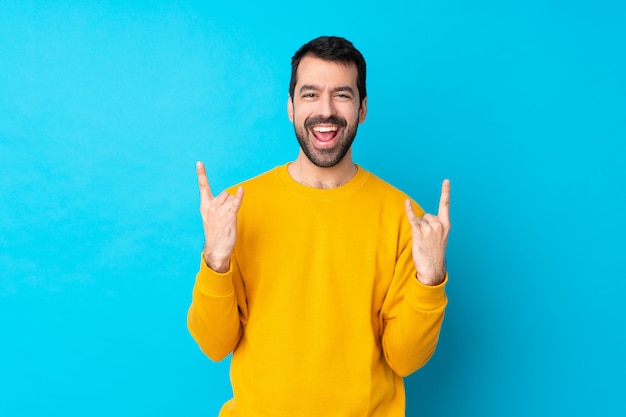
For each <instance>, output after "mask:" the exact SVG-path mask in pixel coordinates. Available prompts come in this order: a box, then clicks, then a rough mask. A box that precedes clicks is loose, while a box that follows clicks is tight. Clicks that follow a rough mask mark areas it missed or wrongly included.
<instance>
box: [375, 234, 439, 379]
mask: <svg viewBox="0 0 626 417" xmlns="http://www.w3.org/2000/svg"><path fill="white" fill-rule="evenodd" d="M405 242H406V244H405V247H404V249H403V251H402V252H401V254H400V256H399V258H398V261H397V263H396V271H395V274H394V278H393V281H392V284H391V286H390V288H389V291H388V292H387V296H386V298H385V303H384V305H383V311H382V314H383V326H384V330H383V338H382V344H383V351H384V354H385V359H386V360H387V363H388V364H389V366H390V367H391V368H392V369H393V370H394V371H395V372H396V373H397V374H398V375H400V376H407V375H409V374H411V373H413V372H415V371H416V370H418V369H419V368H421V367H422V366H423V365H424V364H426V362H428V360H429V359H430V357H431V356H432V355H433V353H434V352H435V347H436V346H437V342H438V340H439V332H440V330H441V324H442V322H443V317H444V311H445V308H446V305H447V298H446V295H445V285H446V283H447V276H446V278H445V280H444V282H442V283H441V284H439V285H435V286H429V285H424V284H422V283H421V282H420V281H419V280H417V279H416V275H415V274H416V273H415V268H414V266H413V261H412V253H411V240H410V237H407V238H405Z"/></svg>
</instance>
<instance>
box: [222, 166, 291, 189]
mask: <svg viewBox="0 0 626 417" xmlns="http://www.w3.org/2000/svg"><path fill="white" fill-rule="evenodd" d="M279 168H280V167H275V168H272V169H270V170H268V171H265V172H263V173H261V174H259V175H256V176H254V177H252V178H249V179H247V180H245V181H242V182H240V183H239V184H235V185H233V186H232V187H230V188H228V190H227V191H228V192H229V193H234V192H236V191H237V188H239V187H243V189H244V192H246V193H247V192H248V191H255V190H267V188H268V187H273V186H276V184H277V170H278V169H279Z"/></svg>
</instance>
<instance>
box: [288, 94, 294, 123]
mask: <svg viewBox="0 0 626 417" xmlns="http://www.w3.org/2000/svg"><path fill="white" fill-rule="evenodd" d="M287 115H288V116H289V120H291V123H293V98H291V95H290V96H289V100H287Z"/></svg>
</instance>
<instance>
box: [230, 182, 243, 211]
mask: <svg viewBox="0 0 626 417" xmlns="http://www.w3.org/2000/svg"><path fill="white" fill-rule="evenodd" d="M242 202H243V187H239V188H237V192H236V193H235V198H234V199H233V206H232V209H233V210H234V211H235V213H237V212H238V211H239V207H241V203H242Z"/></svg>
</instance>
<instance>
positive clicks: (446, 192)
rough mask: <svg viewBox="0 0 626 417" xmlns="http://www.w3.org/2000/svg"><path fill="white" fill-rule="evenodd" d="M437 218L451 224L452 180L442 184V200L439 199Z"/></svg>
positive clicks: (444, 181)
mask: <svg viewBox="0 0 626 417" xmlns="http://www.w3.org/2000/svg"><path fill="white" fill-rule="evenodd" d="M437 217H439V219H440V220H445V221H446V223H448V224H449V223H450V180H448V179H445V180H443V184H441V198H440V199H439V212H438V213H437Z"/></svg>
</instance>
